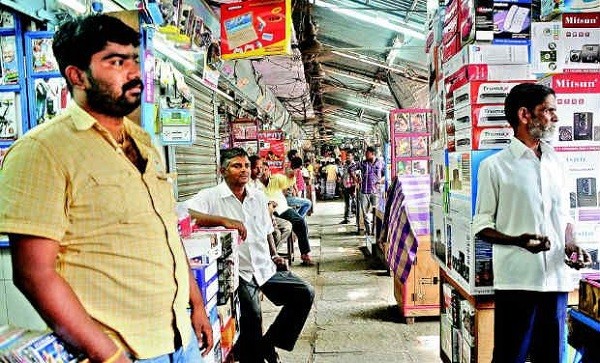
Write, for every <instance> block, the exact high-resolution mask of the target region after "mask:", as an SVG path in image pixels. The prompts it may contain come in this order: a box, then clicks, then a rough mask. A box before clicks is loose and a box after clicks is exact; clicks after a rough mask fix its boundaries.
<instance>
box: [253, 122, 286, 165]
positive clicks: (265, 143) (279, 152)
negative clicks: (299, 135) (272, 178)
mask: <svg viewBox="0 0 600 363" xmlns="http://www.w3.org/2000/svg"><path fill="white" fill-rule="evenodd" d="M258 143H259V151H258V155H259V156H260V157H261V158H263V159H264V160H265V162H266V163H267V165H268V166H269V169H270V170H271V173H282V172H283V169H284V168H283V164H284V161H285V132H284V131H283V130H263V131H259V132H258Z"/></svg>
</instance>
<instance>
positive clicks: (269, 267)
mask: <svg viewBox="0 0 600 363" xmlns="http://www.w3.org/2000/svg"><path fill="white" fill-rule="evenodd" d="M220 164H221V175H222V176H223V179H224V181H223V182H222V183H221V184H219V185H217V186H215V187H212V188H207V189H203V190H201V191H200V192H198V194H196V195H195V196H194V197H193V198H192V199H190V200H189V201H187V202H186V206H187V207H188V208H189V210H190V215H191V216H192V218H194V219H196V223H197V224H198V225H201V226H205V227H211V226H228V227H230V228H231V227H233V228H235V229H237V230H238V231H239V232H240V235H241V236H242V237H245V240H244V242H243V243H242V244H240V246H239V258H240V281H239V282H240V286H239V288H238V295H239V298H240V312H241V318H240V329H241V330H240V338H239V340H238V343H237V345H238V346H237V348H238V352H239V360H240V362H241V363H264V360H266V361H267V362H269V363H275V362H279V357H278V355H277V352H276V351H275V347H278V348H281V349H285V350H288V351H291V350H292V349H294V345H295V344H296V341H297V340H298V337H299V335H300V332H301V331H302V327H303V326H304V323H305V322H306V318H307V316H308V313H309V312H310V309H311V307H312V302H313V299H314V289H313V287H312V286H311V285H310V284H308V283H307V282H305V281H304V280H302V279H300V278H299V277H297V276H296V275H294V274H293V273H291V272H289V271H276V267H275V263H273V261H272V260H271V254H270V252H269V244H268V243H267V235H268V234H269V233H271V232H272V231H273V224H272V223H271V218H270V216H269V211H268V210H267V203H268V200H267V198H266V197H265V194H264V193H263V192H262V191H260V190H256V189H252V188H247V187H246V184H247V183H248V181H249V180H250V160H248V154H247V153H246V152H245V151H244V150H243V149H240V148H233V149H228V150H222V151H221V160H220ZM261 291H262V293H263V294H264V295H265V296H266V297H267V298H268V299H269V300H271V301H272V302H273V303H274V304H275V305H277V306H283V308H282V309H281V311H280V312H279V314H278V315H277V318H275V321H274V322H273V324H271V326H270V327H269V329H268V330H267V332H266V333H265V334H264V336H263V333H262V312H261V306H260V298H259V292H261Z"/></svg>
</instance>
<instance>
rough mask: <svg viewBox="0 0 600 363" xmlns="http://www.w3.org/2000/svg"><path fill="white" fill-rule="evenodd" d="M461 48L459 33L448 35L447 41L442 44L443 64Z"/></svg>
mask: <svg viewBox="0 0 600 363" xmlns="http://www.w3.org/2000/svg"><path fill="white" fill-rule="evenodd" d="M459 50H460V37H459V36H458V34H457V33H454V34H450V35H448V40H447V42H445V43H443V44H442V64H443V63H445V62H447V61H448V59H450V58H452V56H454V55H455V54H456V53H458V51H459Z"/></svg>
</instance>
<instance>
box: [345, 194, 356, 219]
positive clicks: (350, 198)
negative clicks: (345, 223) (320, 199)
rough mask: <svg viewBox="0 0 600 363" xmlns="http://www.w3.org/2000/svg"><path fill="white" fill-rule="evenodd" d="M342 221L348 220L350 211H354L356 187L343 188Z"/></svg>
mask: <svg viewBox="0 0 600 363" xmlns="http://www.w3.org/2000/svg"><path fill="white" fill-rule="evenodd" d="M343 194H344V219H348V217H349V216H350V211H351V210H356V187H350V188H344V192H343ZM353 213H354V212H353Z"/></svg>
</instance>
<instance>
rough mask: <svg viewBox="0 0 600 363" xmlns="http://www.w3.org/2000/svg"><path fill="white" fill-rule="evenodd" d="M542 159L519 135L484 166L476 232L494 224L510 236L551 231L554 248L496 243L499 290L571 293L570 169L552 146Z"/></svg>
mask: <svg viewBox="0 0 600 363" xmlns="http://www.w3.org/2000/svg"><path fill="white" fill-rule="evenodd" d="M541 150H542V157H541V159H538V158H537V156H536V155H535V153H534V152H533V150H531V149H529V148H528V147H526V146H525V144H523V143H522V142H521V141H519V140H518V139H516V138H513V139H512V142H511V144H510V146H509V147H508V148H507V149H504V150H502V151H500V152H499V153H497V154H494V155H492V156H490V157H489V158H487V159H485V160H484V161H483V162H482V163H481V166H480V168H479V176H478V182H479V186H478V191H477V206H476V212H475V213H476V214H475V217H474V219H473V233H477V232H479V231H481V230H482V229H484V228H488V227H489V228H493V229H496V230H497V231H499V232H501V233H504V234H506V235H509V236H519V235H521V234H523V233H537V234H542V235H546V236H548V237H549V239H550V243H551V248H550V250H549V251H546V252H540V253H537V254H534V253H531V252H529V251H527V250H525V249H524V248H521V247H517V246H506V245H499V244H494V245H493V269H494V288H495V289H498V290H528V291H569V290H571V289H572V283H571V282H570V272H569V271H568V268H567V266H566V264H565V263H564V257H565V252H564V248H565V228H566V225H567V223H568V222H570V221H571V220H570V217H569V214H568V207H569V204H568V200H566V199H567V198H565V195H566V196H568V193H565V192H564V191H563V185H564V175H563V173H564V168H563V167H562V162H561V161H560V159H559V158H558V156H557V155H556V153H555V152H554V150H553V149H552V147H551V146H549V145H548V144H546V143H541Z"/></svg>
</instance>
